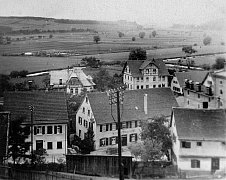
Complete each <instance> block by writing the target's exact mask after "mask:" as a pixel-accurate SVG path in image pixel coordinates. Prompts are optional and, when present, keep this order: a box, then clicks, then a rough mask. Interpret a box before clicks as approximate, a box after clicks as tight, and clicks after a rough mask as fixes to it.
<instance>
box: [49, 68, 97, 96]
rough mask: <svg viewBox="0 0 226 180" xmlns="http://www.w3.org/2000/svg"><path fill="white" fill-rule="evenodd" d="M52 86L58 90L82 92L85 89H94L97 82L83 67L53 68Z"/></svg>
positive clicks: (51, 72)
mask: <svg viewBox="0 0 226 180" xmlns="http://www.w3.org/2000/svg"><path fill="white" fill-rule="evenodd" d="M49 74H50V86H51V87H52V88H53V89H55V90H57V91H66V92H67V93H71V94H80V93H81V92H82V91H83V90H86V91H88V92H89V91H92V90H93V89H94V85H95V83H94V82H93V80H92V77H91V76H87V75H86V74H85V73H84V72H83V70H82V68H81V67H74V68H73V69H69V68H68V69H62V70H51V71H49Z"/></svg>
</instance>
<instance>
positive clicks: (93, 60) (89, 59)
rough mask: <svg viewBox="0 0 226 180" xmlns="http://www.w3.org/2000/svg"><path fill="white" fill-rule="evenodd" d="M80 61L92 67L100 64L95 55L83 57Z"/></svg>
mask: <svg viewBox="0 0 226 180" xmlns="http://www.w3.org/2000/svg"><path fill="white" fill-rule="evenodd" d="M81 63H82V64H84V65H85V66H90V67H93V68H97V67H99V66H100V65H101V63H100V60H99V59H96V58H95V57H84V58H82V60H81Z"/></svg>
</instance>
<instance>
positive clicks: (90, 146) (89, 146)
mask: <svg viewBox="0 0 226 180" xmlns="http://www.w3.org/2000/svg"><path fill="white" fill-rule="evenodd" d="M93 138H94V132H93V129H92V128H91V127H89V128H88V131H87V132H86V134H85V138H84V139H83V140H82V143H81V145H80V149H81V153H82V154H90V152H91V151H94V150H95V149H94V139H93Z"/></svg>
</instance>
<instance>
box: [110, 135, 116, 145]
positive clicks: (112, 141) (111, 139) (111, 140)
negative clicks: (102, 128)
mask: <svg viewBox="0 0 226 180" xmlns="http://www.w3.org/2000/svg"><path fill="white" fill-rule="evenodd" d="M115 144H117V137H111V138H110V145H115Z"/></svg>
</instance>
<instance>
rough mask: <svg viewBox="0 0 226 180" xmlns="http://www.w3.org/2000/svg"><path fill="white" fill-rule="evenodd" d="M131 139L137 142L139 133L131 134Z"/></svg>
mask: <svg viewBox="0 0 226 180" xmlns="http://www.w3.org/2000/svg"><path fill="white" fill-rule="evenodd" d="M129 141H130V142H136V141H137V134H130V137H129Z"/></svg>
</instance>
